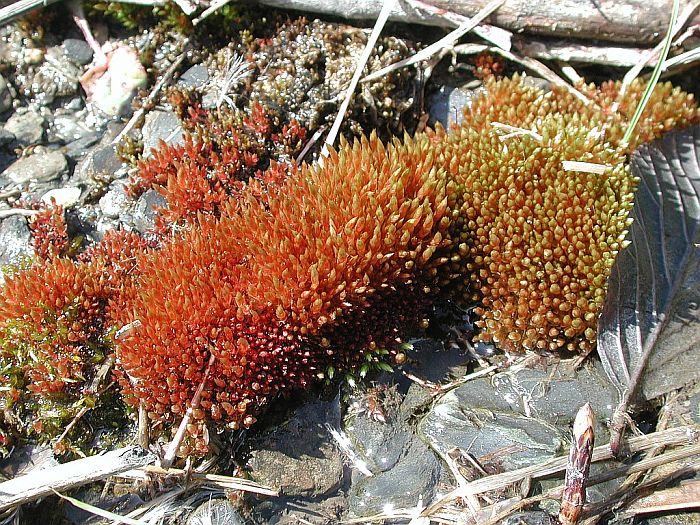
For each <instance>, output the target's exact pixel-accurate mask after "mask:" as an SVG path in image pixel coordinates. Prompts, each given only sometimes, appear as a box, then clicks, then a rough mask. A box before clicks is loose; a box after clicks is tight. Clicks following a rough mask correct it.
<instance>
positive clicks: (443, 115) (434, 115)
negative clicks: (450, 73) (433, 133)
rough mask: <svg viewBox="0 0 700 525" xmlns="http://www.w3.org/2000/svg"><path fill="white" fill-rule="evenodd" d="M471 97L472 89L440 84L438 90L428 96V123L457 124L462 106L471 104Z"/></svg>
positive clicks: (472, 94) (448, 125) (460, 119)
mask: <svg viewBox="0 0 700 525" xmlns="http://www.w3.org/2000/svg"><path fill="white" fill-rule="evenodd" d="M473 98H474V91H472V90H468V89H463V88H454V87H449V86H440V89H438V91H436V92H435V93H433V94H432V95H431V96H430V97H428V112H429V114H430V120H429V121H428V122H429V124H430V125H431V126H434V125H435V123H436V122H439V123H440V124H442V125H443V126H444V127H446V128H448V127H450V126H451V125H452V124H459V123H460V122H461V121H462V113H463V111H464V108H465V107H468V106H469V105H470V104H471V101H472V99H473Z"/></svg>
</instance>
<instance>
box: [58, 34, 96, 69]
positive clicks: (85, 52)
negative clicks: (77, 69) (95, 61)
mask: <svg viewBox="0 0 700 525" xmlns="http://www.w3.org/2000/svg"><path fill="white" fill-rule="evenodd" d="M62 45H63V50H64V51H65V53H66V56H67V57H68V58H69V59H70V60H71V61H73V62H75V63H76V64H78V65H80V66H85V65H87V64H89V63H90V62H91V61H92V55H93V52H92V48H91V47H90V46H89V45H88V43H87V42H86V41H85V40H80V39H78V38H67V39H66V40H64V41H63V44H62Z"/></svg>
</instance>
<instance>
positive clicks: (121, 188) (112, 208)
mask: <svg viewBox="0 0 700 525" xmlns="http://www.w3.org/2000/svg"><path fill="white" fill-rule="evenodd" d="M128 203H129V196H128V195H127V194H126V184H125V183H124V182H123V181H119V180H115V181H114V182H112V184H110V185H109V190H107V193H105V194H104V195H103V196H102V198H101V199H100V203H99V205H100V210H101V211H102V213H103V214H104V215H105V217H109V218H112V219H116V218H117V217H119V215H121V214H122V212H123V211H124V209H125V208H126V206H127V204H128Z"/></svg>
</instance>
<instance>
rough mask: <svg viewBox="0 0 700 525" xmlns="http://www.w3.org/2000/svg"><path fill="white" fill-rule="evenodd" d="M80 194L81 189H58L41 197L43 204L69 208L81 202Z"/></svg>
mask: <svg viewBox="0 0 700 525" xmlns="http://www.w3.org/2000/svg"><path fill="white" fill-rule="evenodd" d="M80 193H81V190H80V188H75V187H67V188H56V189H55V190H49V191H47V192H46V193H44V195H43V196H42V197H41V202H43V203H44V204H52V203H54V204H56V205H57V206H63V207H64V208H69V207H71V206H73V205H74V204H76V203H77V202H78V201H79V200H80Z"/></svg>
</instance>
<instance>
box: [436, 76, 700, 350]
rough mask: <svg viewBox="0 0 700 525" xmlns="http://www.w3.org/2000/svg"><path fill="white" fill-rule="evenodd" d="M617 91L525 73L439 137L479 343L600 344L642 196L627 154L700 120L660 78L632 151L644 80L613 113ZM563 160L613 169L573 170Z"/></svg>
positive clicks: (495, 87) (496, 85)
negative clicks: (562, 85) (546, 84)
mask: <svg viewBox="0 0 700 525" xmlns="http://www.w3.org/2000/svg"><path fill="white" fill-rule="evenodd" d="M618 89H619V84H614V83H606V84H605V85H603V86H602V87H601V88H600V90H597V89H596V88H595V87H594V86H584V87H583V91H584V93H586V94H587V95H588V96H589V97H591V99H592V103H591V104H589V105H588V106H586V105H584V104H583V102H581V101H580V100H579V99H577V98H575V97H574V96H573V95H571V94H570V93H569V92H567V91H563V90H561V89H553V90H552V91H551V92H549V93H545V92H544V91H542V90H541V89H539V88H537V87H535V86H533V85H532V84H530V83H529V82H528V79H526V78H521V77H514V78H513V79H505V80H501V81H495V80H489V81H487V82H486V91H485V92H484V93H483V94H482V95H480V96H478V97H476V98H475V99H474V100H473V102H472V105H471V107H470V108H469V109H468V110H467V111H465V114H464V121H463V122H462V124H461V125H460V126H459V127H456V128H455V129H453V130H452V132H451V133H450V134H449V135H447V134H445V132H444V131H442V130H438V131H436V132H435V133H434V134H433V136H432V138H433V141H434V143H436V145H444V146H441V147H442V148H443V155H444V158H445V165H446V169H447V170H448V171H449V172H450V174H451V176H452V177H453V178H454V181H455V182H456V184H457V193H456V197H455V200H456V201H457V205H456V208H457V209H459V214H458V216H457V217H456V219H455V222H454V223H453V225H452V229H451V236H452V237H453V239H454V240H455V245H456V246H457V247H458V248H457V250H456V251H455V253H456V254H459V255H460V257H462V259H461V260H460V261H459V262H457V263H453V264H452V268H451V271H452V272H453V273H455V274H459V275H461V276H462V278H461V283H460V286H459V287H460V288H461V289H462V293H463V294H464V297H465V299H467V300H469V301H477V302H478V303H479V307H478V308H477V310H476V312H477V313H478V314H479V315H480V316H481V319H480V320H479V321H478V322H477V325H478V326H479V327H481V328H482V331H481V332H480V333H479V335H478V336H477V339H478V340H482V341H494V342H496V343H498V345H499V346H500V347H501V348H504V349H506V350H511V351H522V350H524V349H548V350H556V349H559V348H562V347H567V348H569V349H570V350H580V351H583V352H588V351H590V350H591V349H592V348H594V345H595V340H596V322H597V318H598V314H599V311H600V308H601V306H602V303H603V300H604V298H605V292H606V288H605V285H606V282H607V278H608V275H609V272H610V268H611V267H612V264H613V262H614V260H615V256H616V254H617V252H618V251H619V250H620V249H621V248H622V246H623V240H624V237H625V233H626V230H627V226H628V222H627V214H628V212H629V210H630V209H631V207H632V202H633V197H634V189H635V184H636V181H635V180H634V179H633V178H632V177H631V176H630V174H629V171H628V167H627V153H628V152H629V151H631V150H632V149H633V148H634V147H636V145H637V144H639V143H640V142H641V141H646V140H651V139H653V138H655V137H657V136H659V134H660V133H662V132H663V131H665V130H668V129H671V128H673V127H676V126H684V125H688V124H690V123H692V122H694V121H697V120H698V116H699V113H698V110H697V108H696V106H695V105H694V103H693V100H692V97H691V96H689V95H686V94H685V93H682V92H680V91H679V90H677V89H672V88H671V87H670V85H668V84H661V85H659V86H657V88H656V90H655V91H654V94H653V96H652V98H651V101H650V104H649V106H648V107H647V109H646V110H645V112H644V114H643V118H642V120H641V122H640V124H639V128H638V130H637V133H636V139H635V140H634V141H633V142H632V143H631V144H630V145H628V146H626V147H625V146H622V145H620V141H621V139H622V135H623V133H624V131H625V128H626V123H627V121H628V118H629V117H630V116H631V113H632V112H633V111H634V109H635V107H636V105H637V102H638V100H639V98H640V96H641V92H642V91H643V89H644V86H643V85H642V84H641V83H638V82H635V83H633V84H632V85H631V86H630V88H629V90H628V92H627V93H626V95H625V96H624V98H623V101H622V103H621V104H620V107H619V109H618V111H613V104H614V102H615V100H616V99H617V96H616V93H617V90H618ZM565 161H580V162H588V163H594V164H598V165H601V166H602V167H603V168H604V172H603V173H602V174H597V173H592V172H587V171H585V170H581V169H578V170H573V171H567V170H566V169H565V168H564V162H565Z"/></svg>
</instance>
